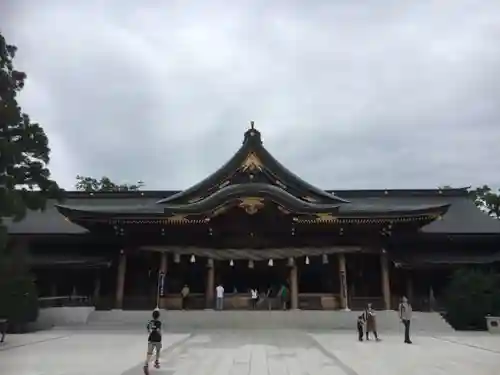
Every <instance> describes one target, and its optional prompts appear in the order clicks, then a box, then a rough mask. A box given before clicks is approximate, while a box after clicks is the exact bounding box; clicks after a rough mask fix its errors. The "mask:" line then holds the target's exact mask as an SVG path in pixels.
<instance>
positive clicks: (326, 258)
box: [323, 254, 328, 264]
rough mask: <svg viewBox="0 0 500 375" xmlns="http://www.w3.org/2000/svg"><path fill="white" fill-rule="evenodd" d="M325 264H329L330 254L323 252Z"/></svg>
mask: <svg viewBox="0 0 500 375" xmlns="http://www.w3.org/2000/svg"><path fill="white" fill-rule="evenodd" d="M323 264H328V255H326V254H323Z"/></svg>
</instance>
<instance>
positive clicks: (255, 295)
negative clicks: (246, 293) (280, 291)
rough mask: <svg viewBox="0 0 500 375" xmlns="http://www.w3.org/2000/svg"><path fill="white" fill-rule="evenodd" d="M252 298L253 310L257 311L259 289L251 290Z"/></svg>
mask: <svg viewBox="0 0 500 375" xmlns="http://www.w3.org/2000/svg"><path fill="white" fill-rule="evenodd" d="M250 298H251V299H252V310H255V309H256V308H257V300H258V299H259V292H258V290H257V288H255V289H254V288H252V289H250Z"/></svg>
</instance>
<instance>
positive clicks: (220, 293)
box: [215, 284, 224, 310]
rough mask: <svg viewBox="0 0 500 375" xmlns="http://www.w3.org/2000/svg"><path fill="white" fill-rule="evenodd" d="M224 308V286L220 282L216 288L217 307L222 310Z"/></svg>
mask: <svg viewBox="0 0 500 375" xmlns="http://www.w3.org/2000/svg"><path fill="white" fill-rule="evenodd" d="M223 308H224V287H223V286H222V285H221V284H219V285H217V287H216V288H215V309H216V310H222V309H223Z"/></svg>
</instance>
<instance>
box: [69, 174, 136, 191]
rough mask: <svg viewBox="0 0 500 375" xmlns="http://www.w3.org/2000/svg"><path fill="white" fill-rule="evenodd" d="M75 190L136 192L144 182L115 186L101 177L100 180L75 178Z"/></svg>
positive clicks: (83, 177)
mask: <svg viewBox="0 0 500 375" xmlns="http://www.w3.org/2000/svg"><path fill="white" fill-rule="evenodd" d="M75 187H76V190H78V191H88V192H97V191H138V190H141V189H142V188H143V187H144V182H142V181H138V182H137V183H136V184H131V185H130V184H117V183H115V182H113V181H111V179H110V178H109V177H106V176H103V177H101V179H100V180H98V179H97V178H93V177H87V176H80V175H78V176H76V185H75Z"/></svg>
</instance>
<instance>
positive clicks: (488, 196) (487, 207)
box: [470, 185, 500, 219]
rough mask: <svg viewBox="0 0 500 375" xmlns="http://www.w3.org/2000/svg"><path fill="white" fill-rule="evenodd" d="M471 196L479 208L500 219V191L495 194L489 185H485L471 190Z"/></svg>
mask: <svg viewBox="0 0 500 375" xmlns="http://www.w3.org/2000/svg"><path fill="white" fill-rule="evenodd" d="M470 195H471V198H472V199H474V202H475V203H476V205H477V206H478V207H479V208H481V209H482V210H484V211H485V212H487V213H488V214H489V215H490V216H492V217H494V218H496V219H500V189H499V190H498V191H497V192H495V191H494V190H493V189H491V188H490V187H489V186H488V185H483V186H480V187H477V188H475V189H473V190H471V191H470Z"/></svg>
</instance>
